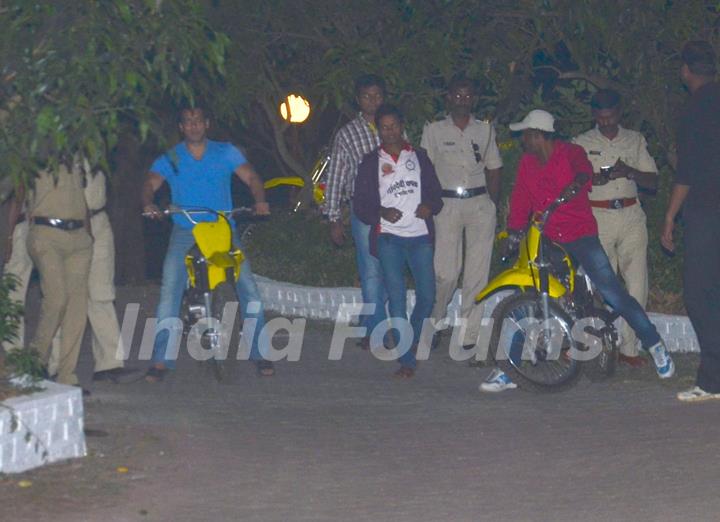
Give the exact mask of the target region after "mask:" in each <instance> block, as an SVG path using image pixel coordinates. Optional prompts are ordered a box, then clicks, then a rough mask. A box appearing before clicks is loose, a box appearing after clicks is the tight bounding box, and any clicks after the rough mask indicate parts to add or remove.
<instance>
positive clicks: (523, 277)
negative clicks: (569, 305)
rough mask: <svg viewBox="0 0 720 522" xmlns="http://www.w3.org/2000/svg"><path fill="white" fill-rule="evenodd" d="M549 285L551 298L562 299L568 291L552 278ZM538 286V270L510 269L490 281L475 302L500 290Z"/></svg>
mask: <svg viewBox="0 0 720 522" xmlns="http://www.w3.org/2000/svg"><path fill="white" fill-rule="evenodd" d="M549 283H550V288H549V294H550V297H555V298H557V297H560V296H561V295H563V294H565V292H566V291H567V290H566V288H565V286H564V285H563V284H562V283H561V282H560V281H558V280H557V279H555V278H554V277H552V276H551V277H550V280H549ZM537 284H539V275H538V270H537V268H534V267H533V268H532V269H530V268H523V269H520V268H510V269H508V270H505V271H504V272H502V273H500V274H499V275H498V276H497V277H495V278H494V279H493V280H492V281H490V282H489V283H488V284H487V286H485V288H483V289H482V290H481V291H480V293H478V294H477V295H476V296H475V302H476V303H478V302H480V301H482V300H483V299H485V298H487V297H488V296H489V295H490V294H493V293H495V292H498V291H500V290H506V289H508V288H521V289H523V290H525V289H528V288H536V285H537Z"/></svg>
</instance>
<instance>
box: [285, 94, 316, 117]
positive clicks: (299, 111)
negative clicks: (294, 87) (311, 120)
mask: <svg viewBox="0 0 720 522" xmlns="http://www.w3.org/2000/svg"><path fill="white" fill-rule="evenodd" d="M280 116H282V117H283V119H284V120H285V121H287V122H290V123H302V122H304V121H305V120H307V119H308V116H310V102H309V101H307V100H306V99H305V98H303V97H302V96H300V95H296V94H288V96H287V98H285V99H284V100H283V102H282V103H281V104H280Z"/></svg>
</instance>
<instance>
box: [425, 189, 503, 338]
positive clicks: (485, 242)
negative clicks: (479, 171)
mask: <svg viewBox="0 0 720 522" xmlns="http://www.w3.org/2000/svg"><path fill="white" fill-rule="evenodd" d="M443 203H444V204H445V205H444V206H443V209H442V211H440V214H438V215H437V216H435V258H434V265H435V285H436V297H435V307H434V308H433V313H432V318H433V320H434V321H435V324H436V325H437V324H438V322H439V321H441V320H442V319H444V318H445V316H446V314H447V305H448V303H449V302H450V300H451V299H452V296H453V294H454V293H455V289H456V288H457V286H458V279H459V277H460V272H461V270H462V274H463V283H462V306H461V310H460V315H461V317H462V319H465V320H466V321H467V329H466V331H465V338H464V340H463V344H475V343H476V342H477V339H478V336H479V334H480V322H481V320H482V316H483V311H484V307H483V305H476V304H475V296H476V295H477V294H478V293H479V292H480V290H482V289H483V288H484V287H485V285H487V281H488V274H489V272H490V260H491V257H492V248H493V241H494V238H495V224H496V221H497V218H496V209H495V204H494V203H493V202H492V200H491V199H490V197H489V196H488V195H487V194H483V195H481V196H475V197H473V198H468V199H456V198H443ZM463 237H464V238H465V260H464V263H463V259H462V249H463ZM436 327H437V326H436Z"/></svg>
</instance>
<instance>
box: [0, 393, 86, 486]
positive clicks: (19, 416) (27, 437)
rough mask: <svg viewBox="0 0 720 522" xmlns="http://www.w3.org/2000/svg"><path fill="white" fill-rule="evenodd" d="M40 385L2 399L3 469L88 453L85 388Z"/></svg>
mask: <svg viewBox="0 0 720 522" xmlns="http://www.w3.org/2000/svg"><path fill="white" fill-rule="evenodd" d="M38 386H40V387H42V388H43V390H42V391H38V392H34V393H31V394H29V395H21V396H19V397H13V398H11V399H8V400H6V401H4V402H0V472H2V473H18V472H20V471H25V470H28V469H32V468H36V467H38V466H42V465H44V464H49V463H51V462H56V461H58V460H64V459H69V458H73V457H84V456H85V455H86V454H87V448H86V446H85V433H84V431H83V402H82V390H81V389H80V388H78V387H76V386H65V385H63V384H57V383H54V382H50V381H42V382H40V383H39V384H38ZM13 417H15V419H13Z"/></svg>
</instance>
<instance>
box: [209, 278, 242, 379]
mask: <svg viewBox="0 0 720 522" xmlns="http://www.w3.org/2000/svg"><path fill="white" fill-rule="evenodd" d="M227 303H238V298H237V293H236V292H235V286H234V285H233V284H232V283H231V282H230V281H225V282H223V283H220V284H219V285H218V286H216V287H215V289H214V290H213V291H212V316H213V317H214V318H215V319H216V320H217V321H222V320H223V319H224V320H225V322H226V323H229V321H230V320H231V319H234V320H233V321H232V325H233V327H232V329H230V330H229V331H223V330H222V329H221V330H220V331H218V332H210V333H211V334H213V333H215V334H217V335H218V336H219V337H218V339H217V345H218V346H217V348H216V351H215V353H214V354H213V357H212V358H211V359H210V360H209V362H210V366H211V368H212V371H213V375H214V376H215V379H216V380H217V381H218V382H223V381H225V380H227V377H228V365H227V358H228V356H229V353H228V352H229V351H230V350H229V347H230V346H231V345H232V341H233V338H234V337H235V334H236V332H237V331H239V324H240V321H239V317H238V309H239V308H236V309H235V317H234V318H227V317H223V313H224V311H225V305H226V304H227ZM238 306H239V305H238ZM231 309H232V308H231V307H230V308H228V310H231ZM223 336H228V337H229V338H228V339H225V338H223ZM223 347H224V348H223Z"/></svg>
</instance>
